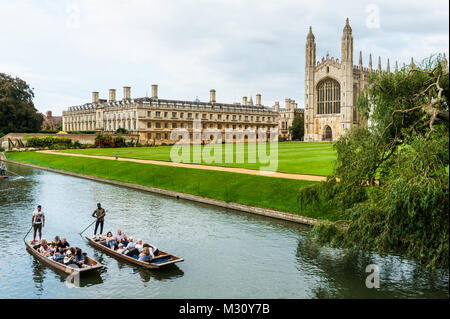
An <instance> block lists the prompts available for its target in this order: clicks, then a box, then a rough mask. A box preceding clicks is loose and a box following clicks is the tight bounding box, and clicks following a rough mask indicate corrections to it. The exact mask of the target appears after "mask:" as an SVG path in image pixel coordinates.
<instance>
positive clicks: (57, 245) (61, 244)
mask: <svg viewBox="0 0 450 319" xmlns="http://www.w3.org/2000/svg"><path fill="white" fill-rule="evenodd" d="M33 248H34V249H37V250H38V251H39V253H40V254H41V255H43V256H45V257H47V258H50V259H52V260H54V261H56V262H59V263H62V264H64V265H66V266H71V267H75V268H84V267H87V265H88V262H87V258H86V253H83V251H82V250H81V248H79V247H71V246H70V244H69V243H68V241H67V239H66V238H65V237H63V238H62V239H60V238H59V236H56V237H55V239H54V240H53V241H52V242H48V241H47V239H45V238H42V239H41V240H40V243H39V244H38V245H35V246H34V247H33Z"/></svg>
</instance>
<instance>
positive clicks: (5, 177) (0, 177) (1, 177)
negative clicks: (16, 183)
mask: <svg viewBox="0 0 450 319" xmlns="http://www.w3.org/2000/svg"><path fill="white" fill-rule="evenodd" d="M7 178H8V176H0V181H1V180H2V179H7Z"/></svg>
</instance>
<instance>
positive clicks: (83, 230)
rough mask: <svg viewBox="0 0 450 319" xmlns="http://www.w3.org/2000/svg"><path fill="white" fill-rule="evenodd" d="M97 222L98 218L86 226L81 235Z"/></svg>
mask: <svg viewBox="0 0 450 319" xmlns="http://www.w3.org/2000/svg"><path fill="white" fill-rule="evenodd" d="M95 222H96V220H94V221H93V222H92V223H90V224H89V226H88V227H86V228H85V229H84V230H83V231H82V232H81V233H80V235H81V234H82V233H84V232H85V231H86V229H88V228H89V227H91V226H92V224H94V223H95Z"/></svg>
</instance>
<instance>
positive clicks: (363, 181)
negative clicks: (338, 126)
mask: <svg viewBox="0 0 450 319" xmlns="http://www.w3.org/2000/svg"><path fill="white" fill-rule="evenodd" d="M448 93H449V82H448V67H447V62H446V60H445V58H443V57H442V56H440V55H439V56H436V57H431V58H430V59H428V60H426V61H424V62H423V63H422V65H421V66H418V67H417V66H414V65H411V66H410V67H408V68H404V69H402V70H401V71H399V72H396V73H393V74H392V73H383V74H374V75H372V76H371V77H370V78H369V86H368V87H367V89H366V90H365V91H364V92H363V94H360V96H359V97H358V101H357V107H358V111H359V112H360V114H361V116H362V117H363V118H365V119H370V123H371V124H370V125H368V126H366V127H358V128H355V129H353V130H352V131H351V132H350V133H348V134H347V135H344V136H342V137H341V138H340V139H339V140H338V142H337V143H336V145H335V147H336V150H337V163H336V168H335V170H334V172H333V174H332V175H331V176H329V177H328V180H327V182H326V183H322V184H320V185H316V186H312V187H308V188H307V189H305V190H301V191H300V193H299V203H300V209H307V207H308V205H312V204H314V205H316V207H317V204H318V202H319V203H322V207H324V208H326V209H334V210H336V212H337V213H338V214H339V216H340V218H341V220H340V221H339V222H337V223H335V224H329V223H328V224H325V223H323V224H321V225H319V226H318V227H316V228H315V229H314V234H315V235H316V236H317V239H318V240H319V241H320V242H322V243H331V244H332V245H339V246H344V247H350V248H356V249H366V250H375V251H378V252H380V253H388V252H395V253H399V254H402V255H405V256H408V257H413V258H415V259H417V260H419V261H420V262H422V264H423V265H424V266H425V267H431V268H436V267H439V268H440V267H447V268H448V261H449V237H448V232H449V215H448V206H449V174H448V167H449V149H448V148H449V117H448V111H449V109H448Z"/></svg>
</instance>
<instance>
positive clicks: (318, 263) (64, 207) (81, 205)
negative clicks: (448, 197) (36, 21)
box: [0, 164, 449, 298]
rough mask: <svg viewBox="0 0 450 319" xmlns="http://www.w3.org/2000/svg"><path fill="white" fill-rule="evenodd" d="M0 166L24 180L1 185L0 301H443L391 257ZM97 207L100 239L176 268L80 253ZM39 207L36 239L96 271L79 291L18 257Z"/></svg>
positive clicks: (300, 231)
mask: <svg viewBox="0 0 450 319" xmlns="http://www.w3.org/2000/svg"><path fill="white" fill-rule="evenodd" d="M7 166H8V169H9V170H10V171H11V172H14V173H16V174H19V175H21V176H23V177H19V176H17V175H12V174H11V177H10V178H9V179H8V180H3V181H0V216H1V223H0V242H1V243H3V247H2V248H1V249H0V269H1V276H0V298H448V297H449V285H448V279H449V277H448V271H441V272H437V273H433V274H430V273H427V272H423V271H422V270H421V269H420V268H419V267H417V266H416V264H415V262H414V261H411V260H407V259H404V258H400V257H398V256H393V255H387V256H379V255H377V254H369V255H364V254H361V253H357V252H348V251H345V250H342V249H335V248H328V247H321V246H318V245H317V244H315V243H314V242H313V241H312V240H311V238H310V235H309V232H310V228H309V227H306V226H302V225H298V224H294V223H291V222H285V221H279V220H275V219H272V218H268V217H262V216H256V215H250V214H247V213H241V212H236V211H231V210H227V209H223V208H217V207H213V206H209V205H203V204H199V203H194V202H189V201H185V200H177V199H175V198H169V197H164V196H161V195H156V194H151V193H146V192H140V191H136V190H133V189H128V188H122V187H118V186H113V185H109V184H104V183H99V182H94V181H90V180H84V179H80V178H75V177H70V176H66V175H60V174H56V173H51V172H47V171H43V170H38V169H33V168H29V167H24V166H19V165H14V164H8V165H7ZM97 202H101V203H102V205H103V207H105V208H106V209H107V217H106V221H105V229H104V232H106V231H108V230H111V231H113V232H116V231H117V229H122V230H123V231H125V233H126V234H127V235H133V237H134V238H143V239H145V240H147V241H148V242H150V243H153V244H155V245H156V246H158V247H159V248H160V249H162V250H164V251H167V252H170V253H172V254H174V255H177V256H179V257H182V258H184V259H185V261H184V262H181V263H178V264H176V265H171V266H169V267H167V268H163V269H159V270H145V269H141V268H139V267H136V266H134V265H130V264H127V263H123V262H121V261H118V260H117V259H114V258H112V257H109V256H108V255H105V254H104V253H102V252H99V251H97V250H95V249H94V248H92V247H91V246H89V244H88V243H87V242H86V240H85V239H83V238H82V237H81V236H80V235H79V234H78V233H79V232H80V231H81V230H83V229H84V228H85V227H86V226H87V225H89V223H91V222H92V220H93V219H92V217H91V213H92V211H93V210H94V209H95V207H96V203H97ZM38 204H41V205H42V207H43V211H44V212H45V216H46V225H45V228H44V229H43V233H44V236H43V237H45V238H47V239H50V240H51V239H53V237H54V236H55V235H59V236H65V237H67V239H68V241H69V243H70V244H71V245H72V246H79V247H81V248H82V249H83V250H84V251H86V252H87V253H88V255H89V256H92V257H93V258H94V259H96V260H98V261H100V262H101V263H103V264H104V265H105V267H104V269H102V270H100V271H98V272H97V273H93V274H89V275H87V276H83V277H82V278H81V286H80V287H72V286H70V285H67V284H66V281H65V279H66V275H64V274H62V273H60V272H58V271H56V270H54V269H52V268H49V267H48V266H45V265H43V264H42V263H41V262H40V261H39V260H36V259H35V258H34V257H33V256H32V255H30V254H29V253H28V252H27V251H26V250H25V245H24V243H23V239H22V238H23V236H24V235H25V234H26V232H27V231H28V230H29V228H30V225H31V215H32V212H33V210H34V209H35V207H36V206H37V205H38ZM92 232H93V227H91V228H89V229H88V230H87V231H86V233H85V234H90V233H92ZM30 235H31V234H30ZM30 235H28V238H31V237H30ZM370 264H376V265H378V267H379V269H380V288H378V289H376V288H372V289H369V288H367V287H366V284H365V282H366V277H367V276H368V275H369V273H366V272H365V270H366V266H367V265H370Z"/></svg>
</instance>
